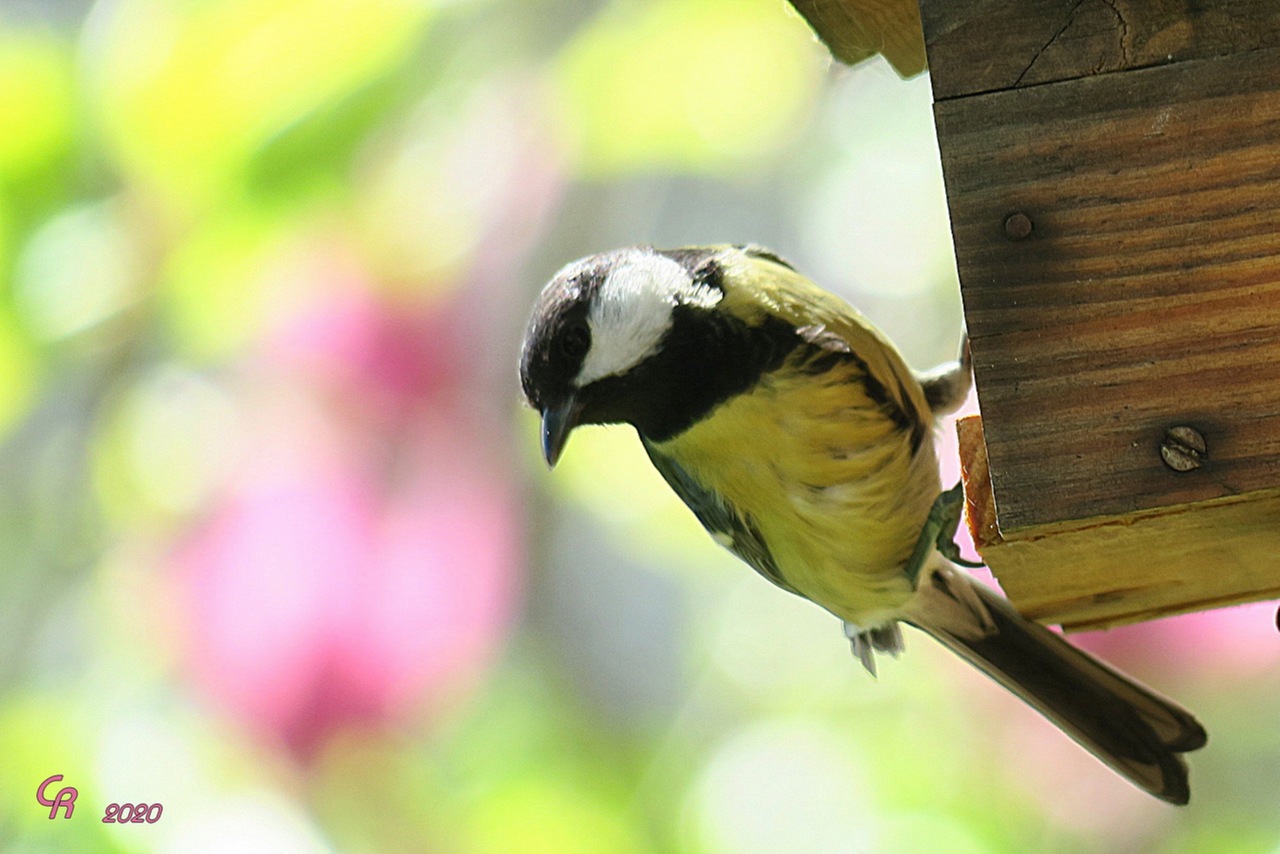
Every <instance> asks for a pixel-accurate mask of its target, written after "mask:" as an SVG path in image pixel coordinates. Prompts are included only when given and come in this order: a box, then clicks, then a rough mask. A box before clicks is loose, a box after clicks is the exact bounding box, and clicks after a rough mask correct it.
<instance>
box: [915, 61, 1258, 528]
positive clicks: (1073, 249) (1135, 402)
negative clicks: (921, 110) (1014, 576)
mask: <svg viewBox="0 0 1280 854" xmlns="http://www.w3.org/2000/svg"><path fill="white" fill-rule="evenodd" d="M935 114H936V119H937V128H938V138H939V144H940V148H941V152H942V160H943V172H944V176H945V179H946V186H947V197H948V200H949V205H950V209H951V218H952V229H953V234H954V238H955V245H956V256H957V262H958V266H959V271H960V280H961V287H962V291H963V296H964V305H965V316H966V319H967V322H968V327H969V335H970V339H971V342H972V351H973V359H974V367H975V375H976V378H977V386H978V395H979V401H980V404H981V407H982V411H983V414H984V416H985V418H986V422H987V428H986V430H987V435H986V440H987V448H988V451H989V455H990V464H991V478H992V482H993V487H994V492H995V496H996V501H997V503H998V506H999V510H1000V527H1001V530H1002V532H1003V534H1004V537H1005V538H1006V539H1010V540H1012V539H1017V538H1018V537H1019V535H1020V534H1021V533H1022V532H1027V533H1028V534H1029V533H1030V532H1032V531H1033V529H1037V528H1040V527H1043V526H1045V525H1053V524H1059V523H1063V522H1070V521H1073V520H1083V519H1089V518H1091V517H1112V516H1118V515H1124V514H1131V513H1135V512H1138V511H1143V510H1149V509H1153V508H1160V507H1174V506H1178V505H1183V504H1186V503H1189V502H1193V501H1205V500H1210V499H1219V498H1224V497H1227V496H1232V495H1239V494H1243V493H1248V492H1252V491H1256V490H1263V489H1269V488H1274V487H1280V51H1277V50H1259V51H1252V52H1250V53H1247V54H1242V55H1239V56H1233V57H1224V58H1218V59H1214V60H1195V61H1188V62H1182V63H1178V64H1176V65H1171V66H1163V67H1160V68H1151V69H1145V70H1139V71H1132V72H1127V73H1124V74H1109V75H1101V76H1095V77H1087V78H1080V79H1077V80H1072V81H1067V82H1063V83H1056V84H1053V85H1051V86H1040V87H1034V88H1029V89H1021V90H1014V91H1010V92H998V93H992V94H988V95H979V96H973V97H969V98H963V99H957V100H953V101H945V102H940V103H938V104H936V105H935ZM1014 212H1023V213H1025V214H1026V216H1027V217H1028V218H1029V219H1030V220H1031V224H1032V231H1031V233H1030V234H1029V235H1028V236H1027V237H1026V238H1025V239H1021V240H1013V239H1010V237H1009V236H1008V235H1007V234H1006V232H1005V228H1004V222H1005V220H1006V219H1007V218H1008V217H1009V215H1010V214H1011V213H1014ZM1180 424H1185V425H1190V426H1192V427H1195V428H1197V429H1198V430H1200V432H1201V433H1203V435H1204V436H1205V438H1206V441H1207V443H1208V460H1207V462H1206V463H1205V465H1204V466H1203V467H1201V468H1200V469H1198V470H1196V471H1191V472H1184V473H1178V472H1173V471H1171V470H1170V469H1168V468H1167V467H1165V465H1164V464H1163V463H1162V461H1161V459H1160V453H1159V445H1160V441H1161V439H1162V437H1163V435H1164V433H1165V430H1166V429H1167V428H1169V427H1171V426H1174V425H1180Z"/></svg>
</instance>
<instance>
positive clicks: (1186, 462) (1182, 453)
mask: <svg viewBox="0 0 1280 854" xmlns="http://www.w3.org/2000/svg"><path fill="white" fill-rule="evenodd" d="M1208 456H1209V450H1208V447H1207V446H1206V445H1205V443H1204V436H1203V435H1201V433H1200V431H1199V430H1197V429H1195V428H1194V427H1188V426H1186V425H1185V424H1179V425H1178V426H1176V427H1170V428H1169V429H1168V430H1166V431H1165V433H1164V441H1162V442H1161V443H1160V459H1162V460H1164V464H1165V465H1166V466H1168V467H1169V468H1171V469H1173V470H1174V471H1193V470H1194V469H1198V468H1200V466H1201V465H1203V464H1204V461H1205V460H1206V459H1208Z"/></svg>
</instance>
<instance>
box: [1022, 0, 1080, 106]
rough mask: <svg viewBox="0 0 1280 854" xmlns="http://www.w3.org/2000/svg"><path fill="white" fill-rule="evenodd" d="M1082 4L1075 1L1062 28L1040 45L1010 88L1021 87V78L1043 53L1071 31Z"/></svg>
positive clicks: (1029, 70) (1078, 0) (1077, 0)
mask: <svg viewBox="0 0 1280 854" xmlns="http://www.w3.org/2000/svg"><path fill="white" fill-rule="evenodd" d="M1084 4H1085V0H1076V4H1075V5H1074V6H1072V7H1071V11H1070V12H1068V13H1067V20H1066V21H1065V22H1064V23H1063V24H1062V26H1061V27H1060V28H1059V29H1058V31H1057V32H1056V33H1054V34H1053V35H1052V36H1050V37H1049V40H1048V41H1047V42H1045V43H1044V44H1043V45H1041V47H1040V49H1039V50H1037V51H1036V55H1035V56H1033V57H1031V62H1029V63H1027V67H1026V68H1024V69H1022V73H1021V74H1019V75H1018V79H1017V80H1014V81H1013V86H1012V87H1010V88H1013V89H1017V88H1018V87H1019V86H1021V85H1022V80H1023V78H1025V77H1026V76H1027V75H1028V74H1030V73H1031V69H1033V68H1035V66H1036V63H1037V62H1039V61H1040V57H1041V56H1043V55H1044V52H1045V51H1046V50H1048V49H1049V48H1050V47H1052V46H1053V43H1054V42H1056V41H1057V40H1058V39H1059V38H1061V37H1062V34H1063V33H1065V32H1066V31H1067V30H1069V29H1071V25H1072V24H1073V23H1075V20H1076V12H1078V11H1079V10H1080V7H1081V6H1083V5H1084Z"/></svg>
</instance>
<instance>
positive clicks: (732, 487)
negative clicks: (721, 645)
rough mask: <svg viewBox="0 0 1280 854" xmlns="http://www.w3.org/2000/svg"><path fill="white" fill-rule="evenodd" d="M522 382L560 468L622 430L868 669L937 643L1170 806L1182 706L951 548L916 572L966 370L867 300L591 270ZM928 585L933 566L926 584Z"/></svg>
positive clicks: (736, 275) (744, 271)
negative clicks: (943, 432) (971, 569)
mask: <svg viewBox="0 0 1280 854" xmlns="http://www.w3.org/2000/svg"><path fill="white" fill-rule="evenodd" d="M520 378H521V383H522V386H523V389H524V394H525V397H526V398H527V399H528V401H529V403H530V404H531V405H532V406H533V407H534V408H535V409H537V410H538V412H539V413H540V414H541V416H542V448H543V453H544V455H545V457H546V460H547V462H548V464H550V465H552V466H554V465H555V463H556V460H557V459H558V458H559V457H560V453H561V451H562V450H563V449H564V446H565V442H566V440H567V439H568V437H569V434H570V432H571V431H572V430H573V429H574V428H576V427H578V426H580V425H583V424H611V423H628V424H631V425H632V426H634V427H635V429H636V431H637V432H638V433H639V436H640V441H641V443H642V444H643V445H644V448H645V450H646V451H647V452H648V455H649V458H650V459H651V460H652V461H653V465H654V467H655V468H657V470H658V471H659V472H660V473H661V474H662V476H663V477H664V478H665V479H666V481H667V483H668V484H670V485H671V488H672V489H673V490H674V491H675V493H676V494H677V495H678V496H679V497H680V498H681V499H682V500H683V501H684V503H685V504H687V505H688V506H689V508H690V509H691V510H692V511H693V513H694V515H695V516H697V518H698V520H699V521H700V522H701V523H702V525H703V526H704V527H705V528H706V529H707V531H708V532H710V534H711V536H712V538H713V539H714V540H715V541H716V542H717V543H719V544H720V545H722V546H724V547H725V548H727V549H729V550H730V551H732V552H733V553H734V554H736V555H737V556H738V557H739V558H741V559H742V560H743V561H745V562H746V563H747V564H748V565H750V566H751V567H752V568H754V569H755V570H756V571H757V572H759V573H760V574H761V575H763V576H764V577H765V578H767V579H768V580H769V581H771V582H773V583H774V584H775V585H777V586H778V587H781V588H782V589H783V590H786V591H789V592H791V593H794V594H796V595H798V596H803V597H804V598H806V599H809V600H810V601H812V602H815V603H817V604H818V605H820V606H821V607H823V608H825V609H826V610H828V611H830V612H831V613H832V614H834V615H835V616H836V617H838V618H839V619H841V620H842V621H843V622H844V625H845V632H846V635H847V636H848V637H849V639H850V640H851V642H852V644H853V649H854V653H855V655H857V656H858V657H859V658H860V659H861V660H862V662H863V664H864V665H865V666H866V667H867V669H868V670H870V671H871V672H872V673H873V674H874V672H875V670H874V662H875V658H874V654H875V653H876V652H883V653H890V654H894V655H896V654H897V653H898V652H900V651H901V649H902V634H901V632H900V630H899V627H898V626H899V623H907V624H909V625H912V626H915V627H916V628H918V629H921V630H923V631H924V632H925V633H927V634H929V635H931V636H933V637H934V638H936V639H937V640H939V641H941V642H942V644H943V645H944V646H946V647H947V648H949V649H951V650H952V651H954V652H956V653H958V654H959V655H960V656H961V657H962V658H964V659H965V660H966V661H968V662H969V663H970V664H973V665H974V666H976V667H977V668H978V669H979V670H981V671H982V672H984V673H986V674H987V675H988V676H991V677H992V678H994V679H995V680H996V681H997V682H999V683H1000V684H1002V685H1004V686H1005V687H1006V688H1008V689H1010V690H1011V691H1013V693H1014V694H1016V695H1017V696H1019V697H1020V698H1022V699H1023V700H1024V701H1026V702H1027V703H1028V704H1030V705H1031V706H1032V707H1033V708H1035V709H1036V710H1037V711H1039V712H1040V713H1042V714H1043V715H1045V717H1047V718H1048V719H1049V720H1050V721H1052V722H1053V723H1054V724H1056V725H1057V726H1058V727H1060V728H1061V729H1062V730H1063V731H1064V732H1066V734H1067V735H1069V736H1071V737H1072V738H1073V739H1075V740H1076V741H1077V742H1079V743H1080V744H1081V745H1083V746H1084V747H1085V748H1086V749H1088V750H1089V751H1090V752H1092V753H1093V754H1094V755H1095V756H1097V757H1098V758H1099V759H1101V760H1102V761H1103V762H1105V763H1106V764H1107V765H1109V766H1110V767H1111V768H1113V769H1114V770H1116V771H1117V772H1119V773H1120V774H1122V775H1123V776H1124V777H1126V778H1128V779H1129V780H1131V781H1132V782H1133V783H1135V784H1136V785H1137V786H1139V787H1141V788H1142V789H1145V790H1146V791H1147V792H1150V793H1151V794H1153V795H1155V796H1156V797H1158V798H1162V799H1164V800H1166V801H1169V802H1171V803H1175V804H1185V803H1186V802H1187V800H1188V798H1189V796H1190V792H1189V789H1188V783H1187V766H1186V763H1185V762H1184V760H1183V758H1182V756H1181V755H1180V754H1182V753H1184V752H1187V751H1191V750H1195V749H1197V748H1199V747H1202V746H1203V745H1204V744H1205V740H1206V736H1205V731H1204V729H1203V728H1202V727H1201V726H1200V724H1199V723H1198V722H1197V721H1196V719H1195V718H1194V717H1193V716H1192V715H1191V714H1190V713H1188V712H1187V711H1185V710H1184V709H1182V708H1180V707H1179V706H1177V705H1176V704H1174V703H1173V702H1171V701H1169V700H1167V699H1165V698H1164V697H1161V696H1159V695H1158V694H1156V693H1154V692H1152V691H1151V690H1149V689H1147V688H1145V687H1143V686H1141V685H1139V684H1137V683H1136V682H1134V681H1132V680H1130V679H1129V678H1127V677H1125V676H1123V675H1122V674H1120V673H1118V672H1117V671H1115V670H1113V669H1112V668H1110V667H1108V666H1107V665H1105V664H1103V663H1101V662H1099V661H1098V660H1096V659H1094V658H1092V657H1091V656H1089V655H1087V654H1086V653H1084V652H1082V651H1080V650H1078V649H1076V648H1075V647H1073V646H1071V645H1070V644H1068V643H1067V642H1066V641H1065V640H1063V639H1062V637H1061V636H1059V635H1057V634H1054V633H1053V632H1051V631H1049V630H1048V629H1046V628H1045V627H1043V626H1041V625H1038V624H1036V623H1033V622H1031V621H1029V620H1026V619H1024V618H1023V617H1021V616H1020V615H1019V614H1018V613H1017V612H1016V611H1015V610H1014V609H1013V607H1012V606H1011V605H1010V604H1009V602H1008V601H1006V600H1005V599H1004V598H1002V597H1000V596H998V595H997V594H996V593H995V592H994V591H992V590H991V589H990V588H988V587H986V586H985V585H982V584H979V583H977V582H975V581H972V580H970V578H969V576H968V575H966V574H964V573H962V572H961V571H959V570H958V569H957V568H956V567H955V566H954V565H953V564H952V563H951V562H950V561H948V560H947V559H946V558H944V557H943V556H942V554H941V553H939V552H938V551H937V550H932V549H931V550H929V553H928V554H927V556H926V557H925V558H924V562H923V566H922V567H911V566H908V564H909V558H910V557H911V555H912V553H913V550H914V548H915V546H916V543H917V541H918V539H919V538H920V534H921V531H922V529H923V526H924V525H925V523H926V520H927V519H928V518H929V516H930V508H931V507H932V506H933V505H934V502H935V499H937V498H938V497H939V494H940V488H941V484H940V477H939V471H938V463H937V459H936V452H935V450H934V442H933V429H934V423H935V420H936V418H937V417H938V416H939V415H940V414H944V413H946V412H949V411H952V410H953V409H954V408H956V407H957V406H959V404H960V403H961V402H962V401H963V399H964V398H965V396H966V395H967V393H968V388H969V382H970V373H969V366H968V364H967V358H962V360H961V361H960V362H958V363H955V364H952V365H948V366H944V367H943V368H941V369H938V370H936V371H933V372H931V373H928V374H915V373H913V372H912V371H911V369H910V368H908V367H907V365H906V363H905V362H904V361H903V358H902V356H901V355H899V353H898V351H897V350H896V349H895V348H894V346H893V345H892V344H891V343H890V342H889V341H888V339H886V338H885V336H884V335H882V334H881V333H880V332H879V331H878V330H876V329H875V328H874V327H873V326H872V325H871V324H870V323H869V322H868V321H867V320H866V319H865V318H864V317H863V316H862V315H861V314H859V313H858V311H857V310H855V309H854V308H853V307H852V306H850V305H849V304H848V303H846V302H845V301H843V300H841V299H840V298H838V297H836V296H834V295H832V294H830V293H827V292H826V291H823V290H821V289H819V288H818V287H817V286H815V285H814V284H812V283H811V282H809V280H808V279H806V278H805V277H804V276H802V275H800V274H799V273H798V272H796V270H795V269H794V268H793V267H792V266H791V265H790V264H788V263H787V262H785V261H783V260H782V259H781V258H779V257H778V256H777V255H774V254H772V253H770V252H767V251H765V250H763V249H760V248H757V247H752V246H707V247H687V248H683V249H674V250H657V249H653V248H649V247H636V248H629V249H621V250H618V251H614V252H606V253H603V254H599V255H593V256H591V257H588V258H584V259H582V260H580V261H577V262H575V263H573V264H570V265H569V266H567V267H565V268H564V269H562V270H561V271H560V272H559V273H557V274H556V275H555V277H554V278H553V279H552V280H551V282H550V283H549V284H548V285H547V286H546V288H545V289H544V290H543V291H542V293H541V295H540V296H539V297H538V299H537V302H536V304H535V305H534V308H533V314H532V318H531V320H530V322H529V327H528V330H527V333H526V336H525V339H524V347H523V352H522V354H521V362H520ZM917 570H918V571H917Z"/></svg>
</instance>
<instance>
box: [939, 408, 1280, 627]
mask: <svg viewBox="0 0 1280 854" xmlns="http://www.w3.org/2000/svg"><path fill="white" fill-rule="evenodd" d="M956 428H957V432H958V433H959V437H960V458H961V466H962V472H963V475H964V482H965V497H966V500H967V511H968V520H969V528H970V531H971V532H972V534H973V537H974V542H975V544H976V545H977V547H978V551H979V552H980V553H981V555H982V558H983V560H984V561H986V563H987V565H988V566H989V567H990V569H991V571H992V573H993V574H994V575H995V577H996V578H997V580H999V582H1000V586H1001V587H1002V588H1003V589H1004V591H1005V594H1006V595H1008V596H1009V598H1010V599H1011V600H1012V601H1013V603H1014V605H1015V606H1016V607H1017V608H1018V610H1019V611H1021V612H1022V613H1023V614H1024V615H1026V616H1027V617H1030V618H1031V619H1034V620H1038V621H1040V622H1043V623H1053V624H1058V625H1061V626H1062V627H1063V628H1064V629H1066V630H1068V631H1080V630H1090V629H1102V628H1108V627H1110V626H1116V625H1121V624H1124V623H1133V622H1139V621H1141V620H1150V619H1155V618H1157V617H1165V616H1170V615H1172V614H1181V613H1186V612H1189V611H1201V610H1205V609H1208V608H1216V607H1221V606H1225V605H1234V604H1239V603H1241V602H1251V601H1257V600H1260V599H1274V598H1277V597H1280V566H1277V560H1276V539H1277V531H1280V491H1276V490H1267V491H1264V492H1258V493H1252V494H1250V495H1245V496H1232V497H1230V498H1224V499H1219V500H1217V501H1211V502H1207V503H1204V504H1197V505H1194V506H1181V507H1175V508H1165V509H1162V510H1157V511H1153V512H1149V513H1144V514H1139V515H1136V516H1129V517H1125V518H1117V519H1109V520H1093V521H1091V522H1089V523H1085V524H1081V525H1078V526H1075V527H1068V528H1060V529H1056V530H1048V531H1043V532H1040V533H1039V534H1037V535H1036V536H1031V537H1026V538H1024V539H1020V540H1016V541H1010V540H1005V539H1004V538H1003V537H1002V536H1001V535H1000V531H999V529H998V527H997V525H996V522H995V519H996V507H995V503H994V497H993V495H992V492H991V488H990V480H989V472H988V469H987V462H988V461H987V457H986V446H985V443H984V440H983V432H982V431H983V424H982V419H981V418H979V417H976V416H974V417H971V418H966V419H962V420H960V421H959V422H957V425H956Z"/></svg>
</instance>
